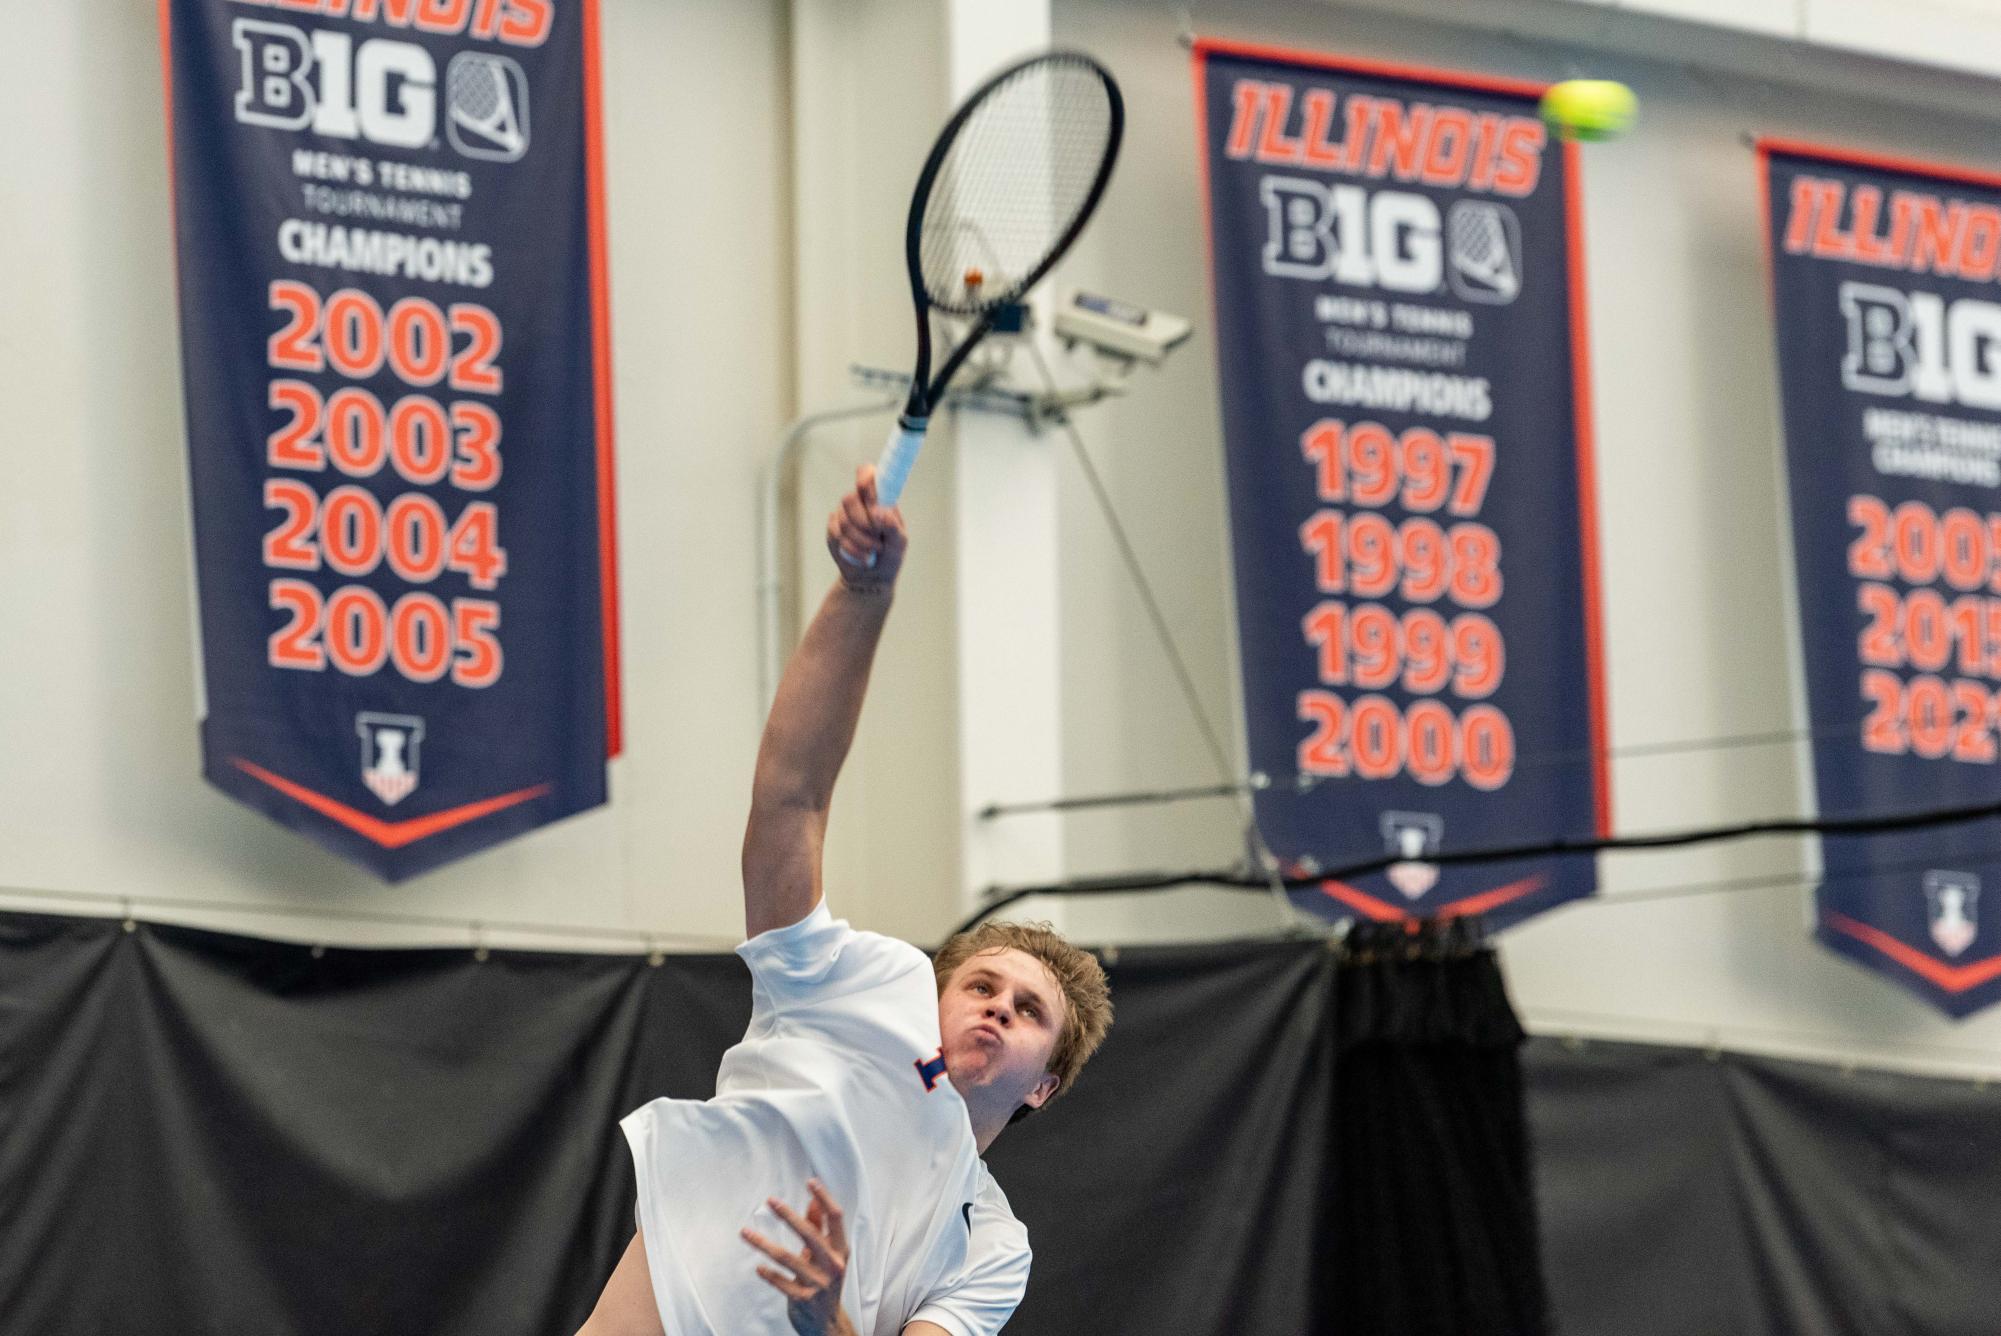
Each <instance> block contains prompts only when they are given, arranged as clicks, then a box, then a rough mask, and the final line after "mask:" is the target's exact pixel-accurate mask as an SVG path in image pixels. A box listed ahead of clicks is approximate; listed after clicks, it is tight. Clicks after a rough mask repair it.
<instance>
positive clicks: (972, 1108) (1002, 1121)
mask: <svg viewBox="0 0 2001 1336" xmlns="http://www.w3.org/2000/svg"><path fill="white" fill-rule="evenodd" d="M966 1115H967V1117H968V1118H970V1119H971V1120H972V1124H973V1144H974V1145H975V1146H977V1147H979V1151H980V1154H982V1155H985V1154H986V1153H987V1147H988V1146H991V1145H993V1144H994V1140H995V1138H997V1137H999V1136H1000V1134H1001V1133H1002V1132H1003V1131H1005V1130H1006V1129H1007V1124H1008V1119H1010V1118H1012V1117H1013V1116H1014V1110H1013V1109H1009V1110H1007V1111H1006V1112H1004V1113H996V1112H993V1111H990V1110H988V1109H985V1108H982V1107H980V1106H979V1105H976V1104H975V1103H974V1102H973V1101H972V1100H967V1101H966Z"/></svg>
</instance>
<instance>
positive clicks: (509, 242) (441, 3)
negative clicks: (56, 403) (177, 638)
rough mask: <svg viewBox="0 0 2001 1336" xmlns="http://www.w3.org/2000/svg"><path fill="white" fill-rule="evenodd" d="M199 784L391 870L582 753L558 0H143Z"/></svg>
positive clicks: (609, 691)
mask: <svg viewBox="0 0 2001 1336" xmlns="http://www.w3.org/2000/svg"><path fill="white" fill-rule="evenodd" d="M160 14H161V26H162V40H163V41H164V42H165V44H166V49H167V65H168V73H169V84H168V89H169V93H168V97H169V101H168V115H169V120H170V129H171V135H172V161H173V178H174V221H175V231H176V239H177V243H178V248H179V279H180V308H181V356H182V364H183V368H184V379H185V387H186V398H187V431H188V456H189V465H190V472H191V474H192V478H193V498H194V520H195V558H196V573H197V580H198V588H199V597H200V622H201V649H202V661H203V691H204V708H203V719H202V726H201V730H202V766H203V773H204V774H205V775H206V776H207V778H208V780H209V782H210V783H212V784H214V785H215V786H216V787H218V788H220V789H222V790H223V791H224V792H225V793H228V794H230V795H232V796H233V797H235V798H237V799H238V800H240V801H241V802H244V803H246V804H248V805H249V806H251V807H254V808H256V809H257V810H259V811H261V812H264V813H266V814H267V815H269V816H270V817H272V818H273V819H274V820H277V821H279V822H281V823H283V824H285V825H287V826H290V827H292V828H293V829H295V830H298V831H300V832H301V833H303V834H305V835H308V836H310V837H311V838H313V839H315V840H318V841H319V842H320V843H322V844H324V845H326V846H327V847H328V848H330V849H333V850H335V851H336V852H338V853H340V854H342V855H343V856H345V857H347V858H350V859H352V860H354V861H355V862H358V863H360V864H362V865H363V866H365V867H367V868H369V869H370V870H372V871H374V872H375V873H376V874H377V875H379V876H382V877H384V878H387V879H389V880H392V881H394V880H398V879H401V878H404V877H408V876H410V875H412V874H414V873H418V872H422V871H424V870H426V869H428V868H433V867H436V866H438V865H439V864H442V863H446V862H449V861H451V860H452V859H455V858H458V857H461V856H463V855H465V854H469V853H472V852H473V851H475V850H478V849H482V848H485V847H486V846H488V845H491V844H495V843H498V842H499V841H502V840H505V839H508V838H509V837H511V836H514V835H518V834H520V833H522V832H523V831H527V830H530V829H533V828H534V827H536V826H539V825H543V824H545V823H547V822H549V821H553V820H556V819H558V818H561V817H564V816H568V815H570V814H572V813H574V812H579V811H583V810H584V809H586V808H590V807H594V806H596V805H598V804H600V803H602V802H603V801H604V800H605V760H606V757H607V756H608V755H610V754H613V753H615V752H616V751H617V745H618V739H617V710H618V692H617V679H616V671H615V670H616V664H617V647H616V638H615V627H616V617H615V606H616V604H615V592H614V591H615V587H616V586H615V580H614V578H613V570H612V563H611V552H612V545H611V489H610V478H611V417H610V398H609V393H608V388H607V387H608V385H609V374H610V368H609V365H608V362H607V337H606V331H607V321H606V311H605V303H604V253H603V244H602V206H601V199H602V178H601V174H600V169H599V158H598V147H597V145H598V136H597V87H596V84H597V68H596V55H595V51H596V41H597V35H596V7H595V4H594V0H582V2H581V3H555V2H554V0H283V3H272V2H271V0H234V2H233V3H226V2H225V0H162V3H161V8H160Z"/></svg>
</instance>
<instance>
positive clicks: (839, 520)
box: [827, 464, 910, 593]
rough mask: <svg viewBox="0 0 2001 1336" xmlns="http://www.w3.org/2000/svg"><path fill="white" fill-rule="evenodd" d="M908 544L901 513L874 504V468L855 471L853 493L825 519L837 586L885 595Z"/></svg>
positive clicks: (843, 499)
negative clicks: (836, 575) (838, 576)
mask: <svg viewBox="0 0 2001 1336" xmlns="http://www.w3.org/2000/svg"><path fill="white" fill-rule="evenodd" d="M909 541H910V540H909V536H908V535H907V534H905V533H904V531H903V512H902V511H900V510H898V509H897V508H896V507H894V506H882V505H878V504H877V502H876V494H875V465H873V464H864V465H862V466H861V467H860V468H858V469H856V470H855V486H854V490H853V491H851V492H849V493H848V494H847V495H846V496H844V497H842V498H841V504H840V505H838V506H835V507H834V513H833V514H832V515H829V516H828V517H827V550H828V551H829V552H831V553H833V554H834V565H835V566H836V567H837V568H838V569H839V570H840V572H841V583H842V584H845V585H846V586H847V587H848V588H850V589H856V590H860V591H862V592H864V593H878V592H885V591H887V590H888V589H889V587H890V586H891V585H893V584H895V583H896V573H897V571H899V570H900V569H902V567H903V549H904V548H905V547H906V546H907V545H908V544H909ZM871 557H873V558H874V559H875V564H874V565H870V564H869V559H870V558H871Z"/></svg>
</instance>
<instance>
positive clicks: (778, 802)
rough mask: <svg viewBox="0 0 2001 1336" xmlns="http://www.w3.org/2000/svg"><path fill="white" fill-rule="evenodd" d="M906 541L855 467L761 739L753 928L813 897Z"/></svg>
mask: <svg viewBox="0 0 2001 1336" xmlns="http://www.w3.org/2000/svg"><path fill="white" fill-rule="evenodd" d="M905 541H906V540H905V536H904V532H903V516H902V514H901V512H899V511H897V510H896V509H894V508H893V507H892V508H884V507H882V506H880V505H878V504H877V503H876V494H875V469H874V468H873V467H872V466H869V465H866V464H865V465H863V466H862V467H861V468H860V469H858V470H857V471H856V473H855V487H854V490H852V491H850V492H849V493H848V494H847V495H846V496H844V497H842V498H841V504H840V505H838V506H836V507H835V508H834V513H833V514H832V515H831V516H830V517H829V518H828V520H827V548H828V551H830V552H831V553H832V554H833V557H834V565H835V567H836V569H838V570H839V572H840V579H839V580H838V581H837V582H836V583H835V585H834V587H833V588H832V589H830V590H829V591H827V597H826V599H825V600H824V601H823V602H822V603H821V604H820V611H819V613H818V614H817V615H815V616H814V618H813V622H812V625H810V626H808V627H807V628H806V634H805V636H804V638H803V639H801V640H800V642H799V648H798V649H797V650H795V651H793V654H792V661H791V662H790V663H789V664H787V665H786V667H785V676H784V677H783V678H781V679H780V680H779V683H778V695H777V697H776V698H775V699H774V700H773V701H772V704H771V717H770V718H769V719H768V720H766V721H765V725H764V739H763V741H762V742H760V743H759V744H758V749H757V774H756V777H755V779H754V780H753V781H752V784H751V795H750V823H749V825H748V826H747V827H746V828H745V830H744V836H743V906H744V928H745V931H746V933H747V934H748V935H749V936H752V937H755V936H756V935H757V934H759V933H761V932H766V931H768V930H770V929H772V928H782V927H785V926H786V925H788V924H792V923H797V922H798V921H799V920H800V919H802V918H804V917H806V915H808V914H810V913H812V912H813V907H814V906H815V905H817V904H819V903H820V854H821V849H822V847H823V845H824V843H825V841H826V834H827V808H828V805H829V804H830V803H831V802H832V801H833V797H834V780H835V778H836V777H838V776H839V774H840V772H841V763H842V762H843V761H845V760H846V759H847V756H848V748H849V747H850V746H851V745H853V743H854V739H855V724H856V721H858V720H859V719H860V718H861V712H862V698H863V697H864V696H865V695H866V694H867V692H868V675H869V667H870V665H871V664H873V663H874V662H875V650H876V645H877V643H878V642H879V641H880V640H881V638H882V628H883V624H884V623H885V622H886V621H887V620H888V618H889V604H890V595H891V592H892V591H893V590H894V588H895V586H896V574H897V571H898V570H899V569H900V568H901V567H902V565H903V551H904V545H905ZM871 556H873V558H874V564H873V565H870V564H869V561H870V557H871Z"/></svg>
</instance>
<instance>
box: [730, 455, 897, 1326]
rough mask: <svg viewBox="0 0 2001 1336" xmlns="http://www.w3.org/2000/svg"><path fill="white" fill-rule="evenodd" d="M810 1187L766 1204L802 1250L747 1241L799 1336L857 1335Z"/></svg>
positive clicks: (823, 1214) (843, 1272) (844, 1237)
mask: <svg viewBox="0 0 2001 1336" xmlns="http://www.w3.org/2000/svg"><path fill="white" fill-rule="evenodd" d="M871 472H873V470H871ZM871 490H873V488H871ZM806 1190H807V1191H808V1192H810V1193H811V1194H812V1196H813V1200H812V1202H811V1204H809V1205H808V1206H807V1207H806V1214H805V1216H804V1217H803V1218H802V1217H801V1216H800V1214H799V1213H798V1212H797V1211H795V1210H793V1209H792V1208H791V1207H790V1206H787V1205H786V1204H785V1203H784V1202H782V1201H780V1200H778V1198H776V1197H772V1198H769V1199H768V1200H767V1201H766V1203H765V1204H766V1205H768V1206H769V1207H771V1209H772V1210H773V1211H775V1212H777V1214H778V1218H779V1219H781V1220H783V1221H784V1222H785V1223H786V1224H787V1225H790V1226H791V1227H792V1232H793V1233H794V1234H797V1235H798V1236H799V1242H800V1244H801V1245H802V1246H801V1247H800V1250H799V1251H798V1252H787V1251H786V1250H785V1249H783V1248H781V1247H779V1246H778V1245H777V1244H775V1243H773V1242H772V1241H771V1240H769V1239H767V1238H765V1237H764V1236H763V1235H762V1234H759V1233H758V1232H757V1231H756V1230H754V1229H746V1230H744V1231H743V1241H744V1242H745V1243H748V1244H749V1245H750V1246H751V1247H753V1248H755V1249H757V1250H758V1251H759V1252H761V1253H763V1254H764V1255H765V1256H766V1257H769V1258H770V1259H771V1260H772V1261H774V1262H776V1263H777V1264H778V1265H777V1266H760V1267H759V1268H757V1274H758V1275H760V1276H762V1277H763V1278H764V1279H765V1281H766V1282H767V1283H768V1284H769V1285H770V1286H771V1288H773V1289H774V1290H777V1291H778V1292H779V1293H780V1294H782V1295H784V1296H785V1300H786V1303H785V1315H786V1317H787V1318H789V1319H790V1320H791V1322H792V1330H794V1331H796V1332H798V1333H799V1336H853V1332H854V1327H853V1325H852V1324H851V1323H850V1322H849V1321H848V1319H847V1316H846V1314H844V1313H842V1311H841V1281H842V1280H843V1279H844V1278H846V1276H847V1272H848V1232H847V1226H846V1224H845V1223H844V1221H843V1220H842V1218H841V1208H840V1207H839V1206H837V1205H835V1204H834V1198H833V1197H832V1195H831V1194H829V1193H828V1191H827V1189H826V1186H825V1185H824V1184H822V1183H821V1182H820V1181H819V1180H818V1179H808V1180H807V1183H806Z"/></svg>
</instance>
